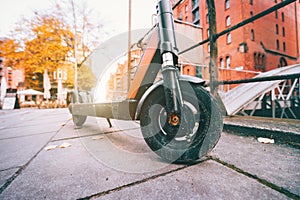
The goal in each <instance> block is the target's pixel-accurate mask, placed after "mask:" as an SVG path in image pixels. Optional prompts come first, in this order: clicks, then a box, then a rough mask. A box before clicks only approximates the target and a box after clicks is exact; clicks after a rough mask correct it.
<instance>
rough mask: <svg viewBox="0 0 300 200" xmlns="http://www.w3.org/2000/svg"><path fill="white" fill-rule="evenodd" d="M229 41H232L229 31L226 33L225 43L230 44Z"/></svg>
mask: <svg viewBox="0 0 300 200" xmlns="http://www.w3.org/2000/svg"><path fill="white" fill-rule="evenodd" d="M231 41H232V38H231V33H228V34H227V44H230V43H231Z"/></svg>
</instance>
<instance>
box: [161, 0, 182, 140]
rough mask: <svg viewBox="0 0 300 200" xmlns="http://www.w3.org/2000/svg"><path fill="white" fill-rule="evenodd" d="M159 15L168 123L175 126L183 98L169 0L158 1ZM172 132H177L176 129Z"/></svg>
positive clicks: (179, 118)
mask: <svg viewBox="0 0 300 200" xmlns="http://www.w3.org/2000/svg"><path fill="white" fill-rule="evenodd" d="M157 16H158V32H159V41H160V54H161V59H162V76H163V86H164V93H165V99H166V112H167V123H169V124H170V125H172V127H174V128H175V127H178V126H179V125H180V123H181V121H182V117H183V116H182V114H181V113H182V108H183V100H182V93H181V90H180V85H179V73H178V68H177V64H178V49H177V44H176V38H175V31H174V18H173V12H172V8H171V3H170V1H169V0H159V1H158V4H157ZM172 132H173V134H176V131H172ZM170 137H171V138H169V139H172V138H173V137H175V135H171V136H170Z"/></svg>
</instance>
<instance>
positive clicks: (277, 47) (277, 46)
mask: <svg viewBox="0 0 300 200" xmlns="http://www.w3.org/2000/svg"><path fill="white" fill-rule="evenodd" d="M276 49H277V50H279V49H280V45H279V40H276Z"/></svg>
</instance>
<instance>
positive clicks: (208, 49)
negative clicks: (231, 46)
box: [207, 43, 210, 52]
mask: <svg viewBox="0 0 300 200" xmlns="http://www.w3.org/2000/svg"><path fill="white" fill-rule="evenodd" d="M207 52H210V43H208V45H207Z"/></svg>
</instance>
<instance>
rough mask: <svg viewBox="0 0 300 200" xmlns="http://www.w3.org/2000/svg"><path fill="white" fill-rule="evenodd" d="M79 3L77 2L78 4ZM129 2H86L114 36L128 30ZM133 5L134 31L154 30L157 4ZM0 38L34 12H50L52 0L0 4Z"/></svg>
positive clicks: (151, 0)
mask: <svg viewBox="0 0 300 200" xmlns="http://www.w3.org/2000/svg"><path fill="white" fill-rule="evenodd" d="M75 1H77V0H75ZM128 1H129V0H113V1H111V0H86V2H87V3H88V5H89V7H90V8H92V9H94V10H95V11H97V12H98V13H99V14H100V16H101V18H102V19H103V20H104V27H107V28H108V29H109V30H114V31H113V32H112V34H117V33H119V32H125V31H127V29H128ZM131 1H132V29H140V28H149V27H151V26H152V14H155V12H156V11H155V6H156V2H157V1H156V0H131ZM0 5H1V12H0V37H5V36H8V35H9V32H10V31H12V30H13V29H14V25H15V24H16V23H17V22H18V21H20V20H21V18H22V16H24V17H26V18H30V16H33V13H34V11H35V10H43V9H47V8H49V7H50V6H51V1H50V0H9V1H8V0H0Z"/></svg>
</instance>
